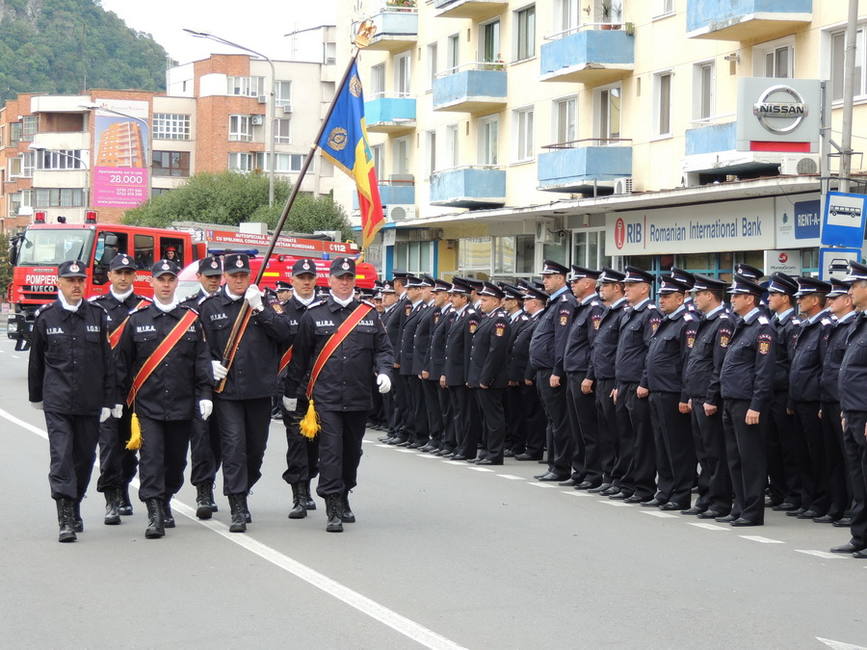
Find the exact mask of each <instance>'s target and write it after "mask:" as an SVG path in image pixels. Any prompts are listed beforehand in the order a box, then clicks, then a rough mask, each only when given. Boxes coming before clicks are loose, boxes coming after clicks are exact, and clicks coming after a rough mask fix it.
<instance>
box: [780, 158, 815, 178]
mask: <svg viewBox="0 0 867 650" xmlns="http://www.w3.org/2000/svg"><path fill="white" fill-rule="evenodd" d="M817 173H819V156H783V159H782V160H781V161H780V174H781V175H783V176H801V175H804V174H817Z"/></svg>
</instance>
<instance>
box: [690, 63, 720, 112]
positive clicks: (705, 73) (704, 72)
mask: <svg viewBox="0 0 867 650" xmlns="http://www.w3.org/2000/svg"><path fill="white" fill-rule="evenodd" d="M715 85H716V74H715V71H714V64H713V61H706V62H705V63H696V64H695V65H694V66H693V67H692V87H693V94H694V95H695V96H694V97H693V101H692V106H693V116H692V117H693V119H694V120H707V119H710V117H711V116H712V115H713V114H714V99H715V96H714V95H715V93H714V86H715Z"/></svg>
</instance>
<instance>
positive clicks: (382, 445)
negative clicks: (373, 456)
mask: <svg viewBox="0 0 867 650" xmlns="http://www.w3.org/2000/svg"><path fill="white" fill-rule="evenodd" d="M376 446H377V447H382V448H383V449H388V448H389V447H391V445H385V444H381V443H380V444H378V445H376Z"/></svg>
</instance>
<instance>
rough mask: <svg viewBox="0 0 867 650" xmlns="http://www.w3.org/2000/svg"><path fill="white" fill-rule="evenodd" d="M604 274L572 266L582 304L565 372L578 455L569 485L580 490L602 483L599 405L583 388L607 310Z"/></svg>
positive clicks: (574, 291) (568, 343)
mask: <svg viewBox="0 0 867 650" xmlns="http://www.w3.org/2000/svg"><path fill="white" fill-rule="evenodd" d="M601 274H602V272H601V271H594V270H592V269H586V268H584V267H582V266H574V265H573V266H572V276H571V278H570V282H571V285H572V294H573V295H574V296H575V300H576V301H577V302H578V306H577V307H576V308H575V315H574V316H573V318H572V325H571V329H570V330H569V336H568V339H567V341H566V350H565V352H564V358H563V369H564V370H565V371H566V376H567V377H568V384H567V389H568V392H567V394H566V399H567V401H568V406H569V417H570V418H571V419H572V427H571V428H572V434H573V436H574V438H573V449H574V453H573V456H572V476H571V478H570V479H569V480H567V481H566V485H571V486H573V487H575V488H577V489H580V490H589V489H591V488H595V487H596V486H597V485H599V484H601V483H602V467H601V465H600V461H599V430H598V427H597V424H596V404H595V402H594V400H593V394H592V393H584V392H582V390H581V384H582V383H583V382H584V380H585V379H587V368H588V367H589V365H590V348H591V346H592V343H593V336H594V335H595V334H596V326H595V325H596V324H597V323H598V322H599V319H600V318H601V317H602V312H603V310H604V309H605V307H604V305H603V304H602V300H601V299H600V298H599V294H597V293H596V280H597V279H598V278H599V276H600V275H601Z"/></svg>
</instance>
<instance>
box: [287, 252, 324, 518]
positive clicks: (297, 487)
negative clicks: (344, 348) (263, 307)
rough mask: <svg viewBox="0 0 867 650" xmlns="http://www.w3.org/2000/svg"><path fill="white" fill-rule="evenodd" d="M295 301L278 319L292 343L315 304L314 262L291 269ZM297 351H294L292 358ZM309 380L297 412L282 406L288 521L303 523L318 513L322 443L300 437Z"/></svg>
mask: <svg viewBox="0 0 867 650" xmlns="http://www.w3.org/2000/svg"><path fill="white" fill-rule="evenodd" d="M291 286H292V297H291V298H290V299H289V300H287V301H286V302H284V303H283V304H282V305H281V306H280V309H281V313H280V315H279V317H280V318H281V319H282V320H284V321H285V322H286V324H287V325H288V326H289V335H290V337H291V340H294V339H295V335H296V334H297V333H298V327H299V326H300V325H301V318H302V317H303V316H304V314H305V313H306V312H307V309H308V308H309V307H310V305H312V304H313V303H314V302H316V264H315V263H314V261H313V260H312V259H300V260H297V261H296V262H295V263H294V264H293V265H292V280H291ZM294 355H295V348H294V346H293V348H292V356H293V357H294ZM287 370H288V366H287V369H284V371H283V377H282V378H281V382H280V383H281V386H280V392H281V393H285V392H286V390H285V383H286V372H287ZM307 379H308V377H303V378H302V380H301V382H300V384H299V386H298V390H297V391H296V393H295V395H292V397H294V398H296V399H297V400H298V402H297V404H296V405H295V408H294V409H293V410H291V411H289V410H287V409H286V408H284V407H283V405H282V404H281V410H282V413H283V425H284V426H285V427H286V471H285V472H283V480H284V481H286V482H287V483H288V484H289V485H290V486H291V487H292V509H291V510H290V511H289V519H304V518H305V517H306V516H307V511H308V510H315V509H316V503H315V501H313V499H312V498H311V496H310V481H311V480H312V479H313V478H315V477H316V475H317V474H318V473H319V439H318V438H313V439H310V438H308V437H306V436H303V435H301V431H300V429H299V424H300V422H301V418H303V417H304V414H305V413H307V397H306V396H305V395H304V388H305V387H306V385H307Z"/></svg>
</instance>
